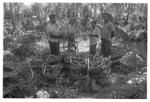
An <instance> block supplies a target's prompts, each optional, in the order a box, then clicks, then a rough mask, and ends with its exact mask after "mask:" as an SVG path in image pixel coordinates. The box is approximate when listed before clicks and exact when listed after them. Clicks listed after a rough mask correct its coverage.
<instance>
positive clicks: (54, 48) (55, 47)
mask: <svg viewBox="0 0 150 102" xmlns="http://www.w3.org/2000/svg"><path fill="white" fill-rule="evenodd" d="M49 19H50V21H49V22H48V24H47V26H46V32H47V34H48V37H49V46H50V51H51V54H52V55H59V54H60V48H59V39H60V38H61V37H62V34H63V33H62V32H60V31H59V27H58V25H57V24H56V15H55V14H51V15H50V16H49Z"/></svg>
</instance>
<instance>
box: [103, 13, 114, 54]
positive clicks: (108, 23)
mask: <svg viewBox="0 0 150 102" xmlns="http://www.w3.org/2000/svg"><path fill="white" fill-rule="evenodd" d="M102 17H103V19H104V26H103V29H102V34H101V41H102V42H101V54H102V55H103V57H109V56H111V46H112V42H111V38H112V37H113V36H114V34H115V28H114V25H113V23H112V16H111V15H110V14H109V13H104V14H103V15H102Z"/></svg>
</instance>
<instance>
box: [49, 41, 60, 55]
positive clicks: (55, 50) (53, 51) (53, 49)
mask: <svg viewBox="0 0 150 102" xmlns="http://www.w3.org/2000/svg"><path fill="white" fill-rule="evenodd" d="M49 44H50V51H51V54H52V55H59V54H60V49H59V43H58V42H50V41H49Z"/></svg>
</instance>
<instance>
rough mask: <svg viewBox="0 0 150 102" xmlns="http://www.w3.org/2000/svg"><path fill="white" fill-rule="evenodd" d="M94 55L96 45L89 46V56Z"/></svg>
mask: <svg viewBox="0 0 150 102" xmlns="http://www.w3.org/2000/svg"><path fill="white" fill-rule="evenodd" d="M95 54H96V44H94V45H90V55H92V56H95Z"/></svg>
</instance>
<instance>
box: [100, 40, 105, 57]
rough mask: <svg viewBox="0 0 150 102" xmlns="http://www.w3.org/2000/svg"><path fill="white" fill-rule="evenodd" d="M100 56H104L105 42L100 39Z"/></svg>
mask: <svg viewBox="0 0 150 102" xmlns="http://www.w3.org/2000/svg"><path fill="white" fill-rule="evenodd" d="M100 51H101V52H100V55H102V56H104V54H105V40H104V39H101V50H100Z"/></svg>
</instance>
